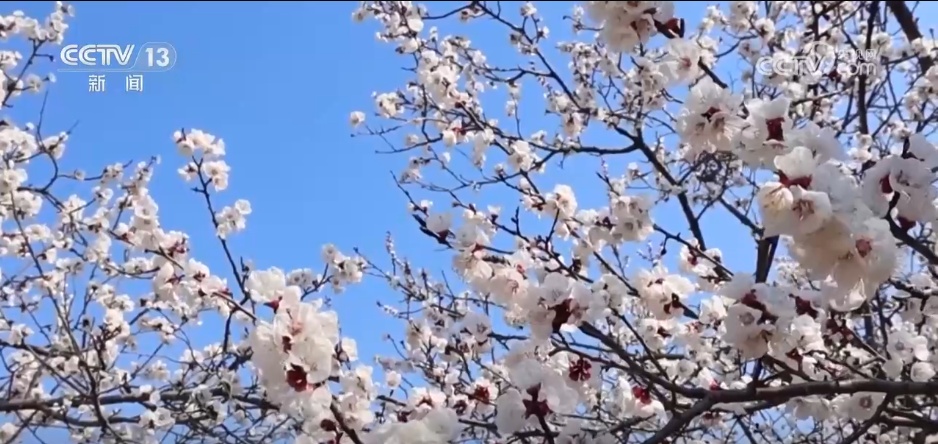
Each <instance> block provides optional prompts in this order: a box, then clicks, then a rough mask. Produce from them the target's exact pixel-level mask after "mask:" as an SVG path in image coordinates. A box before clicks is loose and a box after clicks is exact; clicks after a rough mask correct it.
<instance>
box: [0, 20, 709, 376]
mask: <svg viewBox="0 0 938 444" xmlns="http://www.w3.org/2000/svg"><path fill="white" fill-rule="evenodd" d="M7 5H9V3H7ZM74 5H75V7H76V17H74V18H73V19H72V20H71V28H70V29H69V30H68V33H67V35H66V43H75V44H79V45H82V44H91V43H114V44H120V45H126V44H136V45H138V47H139V46H140V45H142V44H144V43H145V42H152V41H165V42H170V43H171V44H172V45H173V46H174V47H175V48H176V52H177V62H176V64H175V66H174V67H173V69H172V70H171V71H169V72H162V73H147V74H145V75H144V90H143V92H126V91H124V75H123V74H121V73H110V74H107V81H106V90H105V92H103V93H91V92H89V91H88V75H89V74H88V73H75V72H61V73H58V74H57V77H58V83H57V84H55V85H54V86H53V87H52V90H51V91H52V92H51V95H50V96H49V105H48V109H47V111H46V123H45V124H44V125H47V128H57V129H58V128H61V129H65V128H68V127H70V126H71V125H72V124H74V123H75V122H76V121H77V122H78V127H77V129H76V131H75V133H74V135H73V138H72V139H71V141H70V144H69V145H70V147H71V149H70V151H69V153H68V154H67V156H66V159H67V160H66V161H65V163H66V165H69V166H74V167H79V168H84V169H88V170H91V171H93V170H96V169H98V168H100V166H102V165H105V164H109V163H113V162H117V161H127V160H131V159H133V160H145V159H147V158H149V157H150V156H152V155H157V154H158V155H161V156H162V157H163V164H162V165H160V166H159V167H158V168H157V172H156V177H155V179H154V181H153V188H152V192H153V194H154V195H155V197H156V199H157V201H158V202H159V203H160V204H161V208H160V212H161V214H162V217H163V224H164V226H166V227H169V228H173V229H181V230H184V231H186V232H188V233H190V234H191V235H192V238H193V241H194V251H195V256H196V257H197V258H198V259H200V260H202V261H205V262H207V263H208V264H209V265H210V266H213V267H212V268H213V269H216V270H219V271H220V270H222V268H221V267H222V266H223V265H224V263H223V262H221V257H220V256H219V250H218V248H217V243H216V242H215V241H214V240H213V239H212V230H211V228H210V221H209V219H208V215H207V213H206V211H205V208H204V206H203V205H201V204H200V200H199V199H198V196H196V195H195V194H193V193H190V192H188V191H187V188H186V186H185V185H184V184H183V183H182V182H181V181H180V180H179V179H178V176H177V175H176V172H175V171H176V169H177V168H178V167H179V166H181V165H182V164H183V159H181V158H179V157H178V156H177V155H176V152H175V148H174V146H173V143H172V140H171V134H172V132H173V131H175V130H177V129H180V128H199V129H202V130H205V131H207V132H210V133H212V134H215V135H218V136H221V137H223V138H224V139H225V140H226V144H227V147H228V156H227V160H228V162H229V163H230V165H231V167H232V179H231V186H230V188H229V189H228V190H227V191H225V192H224V193H223V194H222V195H221V196H220V197H219V199H220V201H221V202H225V203H227V204H230V203H232V202H234V200H235V199H238V198H244V199H248V200H249V201H251V203H252V205H253V210H254V213H253V214H252V215H251V216H250V217H249V219H248V230H247V232H245V233H243V234H240V235H237V236H235V237H234V239H233V241H232V243H233V244H234V246H235V250H236V251H237V252H239V253H240V254H242V255H244V256H247V257H250V258H251V259H253V260H254V261H255V264H256V265H257V266H258V267H260V268H266V267H268V266H278V267H281V268H283V269H286V270H289V269H293V268H300V267H312V268H314V269H318V268H319V266H320V262H319V251H320V247H321V246H322V245H323V244H325V243H328V242H332V243H335V244H336V245H337V246H338V247H339V248H340V249H342V250H344V251H349V250H351V248H352V247H361V248H362V250H363V251H364V252H366V253H369V254H370V255H371V256H372V257H374V258H376V259H378V260H383V259H386V258H385V257H384V255H383V251H382V246H383V241H384V237H385V233H386V232H389V231H390V232H391V233H393V234H394V236H395V240H396V243H397V245H398V247H399V249H400V250H401V251H402V252H404V253H405V254H407V255H408V256H410V257H412V258H413V259H414V262H415V263H417V264H418V265H426V266H428V267H431V270H433V269H432V267H434V266H436V267H438V268H439V269H438V270H435V271H449V270H448V269H449V266H448V265H447V264H448V261H449V259H448V257H447V256H445V255H441V254H439V253H434V251H435V249H436V247H435V246H434V245H433V244H432V243H431V242H428V241H427V240H426V239H425V238H424V237H423V236H422V235H421V234H420V233H419V232H418V231H417V230H416V228H415V226H414V225H413V223H412V220H411V219H410V218H409V216H408V214H407V212H406V210H405V200H404V197H403V196H402V195H401V194H400V193H399V192H398V191H397V190H396V188H395V186H394V184H393V182H392V179H391V176H390V174H389V172H390V171H394V172H395V173H397V172H399V171H400V170H401V167H402V166H403V165H404V163H405V162H406V160H407V159H406V157H400V156H382V155H377V154H374V151H375V149H378V148H381V147H382V146H381V145H380V141H379V140H377V139H373V138H352V137H350V135H351V132H352V130H351V129H350V127H349V125H348V122H347V120H348V115H349V113H350V112H351V111H354V110H359V109H361V110H364V111H366V112H367V113H370V112H371V111H372V109H373V102H372V100H371V93H372V92H374V91H377V92H387V91H391V90H393V89H395V88H397V87H399V86H401V85H403V84H404V82H405V81H406V77H405V74H406V73H404V72H402V71H401V70H400V69H399V68H398V67H399V66H401V63H403V62H404V60H402V59H401V58H400V57H399V56H397V55H396V54H395V53H394V51H393V47H392V46H390V45H387V44H383V43H381V42H378V41H376V39H375V35H374V33H375V31H376V30H377V27H376V26H375V25H374V24H373V23H370V22H366V23H364V24H355V23H354V22H353V21H352V20H351V13H352V11H353V10H354V8H355V6H356V2H321V3H285V2H265V3H249V2H237V3H230V4H225V5H224V7H220V6H219V4H217V3H210V2H191V3H186V4H185V6H183V4H181V3H157V2H133V3H110V2H77V3H74ZM519 5H520V4H519ZM572 5H573V3H571V2H558V3H552V4H542V5H539V7H540V9H541V10H542V11H543V12H547V13H549V14H550V15H551V16H554V17H556V16H559V15H560V14H564V13H568V12H569V11H570V8H571V7H572ZM16 7H17V8H22V9H24V10H25V11H26V12H28V13H30V14H31V15H34V16H45V15H46V14H47V13H48V11H49V10H50V8H51V7H52V2H40V3H25V2H19V3H17V4H16ZM680 8H683V9H679V11H681V12H682V13H683V14H689V15H692V16H699V15H700V13H701V11H702V7H701V6H699V5H698V4H697V3H690V4H687V3H684V4H681V6H680ZM689 21H690V22H692V20H689ZM548 23H553V26H552V30H553V33H554V35H555V36H558V37H556V38H555V40H559V39H560V38H561V37H564V34H565V33H566V32H567V30H566V27H565V26H562V25H560V24H559V22H548ZM450 25H455V26H448V27H445V28H443V29H444V31H445V32H460V33H463V32H464V33H466V34H467V35H469V36H470V37H471V38H472V39H473V40H474V41H475V42H477V43H478V44H479V45H480V46H481V47H482V48H484V49H485V50H486V53H487V54H488V56H489V58H490V60H495V61H504V62H511V63H516V55H515V53H514V51H513V50H511V49H510V48H509V47H508V45H507V44H506V40H507V38H506V35H505V33H504V31H502V30H500V29H499V30H497V32H495V33H490V32H487V30H491V29H496V28H491V27H486V25H484V24H482V26H481V27H480V26H479V24H474V25H471V26H465V25H460V24H458V23H450ZM565 64H566V63H565V62H563V61H561V66H562V65H565ZM59 66H60V65H59ZM529 92H534V91H533V90H529ZM530 97H531V98H534V97H535V96H533V95H532V96H530ZM529 100H530V99H529ZM38 102H39V100H35V99H31V100H30V101H29V102H28V103H26V102H25V101H24V103H23V105H21V108H20V109H18V110H17V111H16V112H15V113H14V116H15V117H16V118H17V119H18V120H30V119H34V118H35V113H34V111H35V109H36V108H35V107H36V106H37V104H38ZM532 103H533V105H532V106H540V103H539V100H538V99H535V100H533V101H532ZM495 106H498V107H501V104H496V105H495ZM31 112H32V114H30V113H31ZM534 123H535V124H539V123H540V122H536V121H535V122H534ZM528 128H529V129H530V132H534V131H535V130H536V129H540V128H535V125H531V126H529V127H528ZM552 128H553V126H552V125H551V126H548V127H547V129H552ZM400 137H401V138H402V137H403V135H401V136H400ZM597 167H598V162H595V161H590V162H588V163H587V164H584V165H583V169H582V170H579V168H577V167H568V168H566V169H565V170H563V171H562V172H561V173H560V174H559V175H556V176H554V177H551V178H550V180H551V181H554V182H566V183H572V184H574V185H576V184H577V183H582V184H583V185H582V186H585V187H588V189H589V192H590V194H593V195H594V196H593V198H592V199H589V198H586V200H588V201H591V202H589V203H592V204H595V205H602V202H601V200H602V194H603V192H602V190H601V188H600V186H599V183H598V182H596V181H595V179H593V177H595V176H594V172H595V171H596V169H597ZM568 175H569V176H568ZM489 197H490V198H494V200H495V201H502V203H503V204H508V205H512V204H513V203H514V201H515V200H514V199H513V198H510V197H509V198H508V200H506V199H505V198H506V196H505V195H499V194H495V195H494V197H493V195H491V194H490V195H489ZM581 201H582V198H581ZM506 207H507V205H506ZM511 208H513V207H511ZM395 297H396V295H394V294H391V293H390V292H388V290H387V287H386V286H385V285H383V284H382V283H380V282H376V281H368V282H366V283H365V284H364V285H360V286H357V287H354V288H352V289H350V290H349V291H348V292H347V293H346V294H345V295H343V296H341V297H338V298H336V300H335V302H336V308H337V310H338V311H339V313H340V316H341V319H342V322H343V328H344V330H345V332H346V334H350V335H351V336H353V337H355V338H357V339H358V340H359V346H360V351H361V354H362V356H363V358H364V359H368V358H370V356H372V355H374V353H376V352H377V351H378V350H385V348H384V347H382V346H381V345H380V344H379V342H378V339H379V338H380V337H381V335H382V334H383V333H387V332H393V333H399V332H401V330H400V325H399V324H396V323H393V322H390V321H388V320H387V319H386V317H385V316H384V315H382V314H381V313H380V311H379V310H378V308H377V306H376V305H375V303H374V301H375V300H376V299H379V298H382V299H385V300H387V299H389V298H395ZM204 340H206V341H207V342H208V341H212V340H217V338H204Z"/></svg>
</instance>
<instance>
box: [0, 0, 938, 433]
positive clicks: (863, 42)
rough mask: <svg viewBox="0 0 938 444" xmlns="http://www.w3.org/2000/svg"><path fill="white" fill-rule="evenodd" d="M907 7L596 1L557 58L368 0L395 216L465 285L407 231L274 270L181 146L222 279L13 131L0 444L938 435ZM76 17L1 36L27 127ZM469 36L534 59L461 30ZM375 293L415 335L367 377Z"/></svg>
mask: <svg viewBox="0 0 938 444" xmlns="http://www.w3.org/2000/svg"><path fill="white" fill-rule="evenodd" d="M448 7H449V8H452V9H446V8H448ZM540 7H541V9H548V8H553V7H554V6H553V5H549V4H544V5H542V6H540ZM915 9H916V8H915V7H913V6H911V5H910V4H907V3H905V2H901V1H886V2H881V1H861V2H849V1H825V2H763V3H762V4H758V3H756V2H750V1H735V2H729V4H728V5H725V6H719V7H716V6H711V7H708V8H707V9H706V11H705V12H704V14H703V18H702V19H701V20H700V21H699V23H698V24H697V26H686V25H685V21H684V19H685V18H686V17H681V16H680V14H679V13H678V12H676V11H675V6H674V3H672V2H664V1H659V2H650V1H627V2H584V3H582V4H580V5H576V6H573V5H571V9H570V10H569V11H567V14H566V15H565V16H564V17H563V18H562V20H563V21H562V22H558V23H556V24H554V26H555V27H558V26H562V27H564V29H567V30H569V38H568V37H562V38H558V37H556V36H555V35H552V34H551V32H550V30H549V29H548V26H547V19H546V16H545V15H542V13H541V12H539V11H538V6H535V5H533V4H521V3H517V4H509V3H498V2H469V3H466V4H463V5H462V6H457V7H453V5H449V4H441V5H432V7H430V6H420V5H417V4H413V3H411V2H399V1H396V2H366V3H363V4H362V5H361V6H360V7H359V8H358V9H357V10H356V11H355V12H354V13H353V17H354V18H355V19H357V20H366V19H367V20H373V21H374V22H377V24H378V25H379V26H380V30H379V33H378V37H379V39H380V40H382V41H384V42H387V43H389V44H391V45H392V46H393V47H394V49H395V50H396V51H397V52H398V53H399V54H400V55H401V60H402V63H403V64H405V68H406V69H407V70H408V72H409V73H410V74H411V75H412V79H411V80H410V81H408V82H407V84H406V85H404V86H403V87H402V88H401V89H400V90H397V91H392V92H385V93H379V94H376V95H375V97H374V102H375V103H374V106H375V110H374V112H373V113H371V112H368V113H366V112H362V111H356V112H353V113H352V114H351V116H350V123H351V124H352V125H353V126H354V127H355V128H356V134H358V135H363V136H373V138H372V139H369V140H374V141H375V142H377V143H380V144H381V145H383V146H390V149H389V150H390V151H391V152H392V153H396V154H398V155H399V156H398V157H404V158H406V159H407V167H406V168H405V169H404V171H403V172H402V174H400V176H399V177H398V180H397V186H398V187H399V189H400V191H401V195H402V199H403V201H404V202H403V203H406V204H408V208H409V211H410V213H411V216H412V217H413V219H414V221H415V222H416V227H415V229H419V230H420V231H421V232H422V233H424V234H425V235H426V236H427V239H428V243H427V248H440V247H442V248H443V249H444V250H445V251H446V252H447V254H448V255H449V256H450V257H451V258H452V264H451V265H452V267H451V268H452V269H453V272H454V273H455V275H456V276H451V274H452V273H450V272H449V271H448V270H443V271H446V272H445V273H443V272H441V271H440V270H437V269H435V268H430V267H431V266H432V265H433V264H424V265H425V266H423V267H422V266H421V264H415V263H411V262H410V261H409V260H407V259H406V258H404V257H402V256H401V255H399V254H398V253H397V251H396V250H395V247H394V243H393V240H392V238H390V237H389V238H388V241H387V243H386V245H385V248H386V250H387V253H388V255H387V257H386V258H376V257H363V256H360V255H359V253H357V252H356V253H355V254H353V255H352V254H343V253H342V252H340V251H339V250H338V249H336V248H335V247H333V246H325V247H324V248H323V251H322V261H323V262H324V264H321V266H323V267H324V269H325V271H324V272H322V273H319V274H317V273H316V272H314V271H312V269H302V270H294V271H289V272H287V271H282V270H280V269H277V268H270V269H253V268H252V267H251V266H250V265H249V264H250V261H248V260H246V259H242V257H241V256H240V255H239V254H238V253H237V252H234V251H232V248H231V247H230V246H229V244H228V242H227V239H228V238H229V237H230V236H233V235H236V234H237V233H238V232H239V231H241V230H243V229H244V228H245V226H246V222H245V218H246V217H247V216H248V215H249V214H250V213H251V206H250V204H249V203H248V202H246V201H244V200H238V199H231V198H228V197H226V196H225V195H224V194H222V193H221V192H223V191H224V190H225V188H226V186H227V183H228V179H229V177H228V175H229V168H228V166H227V164H226V163H225V161H224V155H225V150H226V147H225V144H224V142H223V140H222V139H220V138H216V137H215V136H212V135H210V134H208V133H205V132H202V131H199V130H188V131H179V132H177V133H175V134H174V135H173V139H174V141H175V143H176V146H177V149H178V152H179V154H181V155H182V158H183V159H184V160H183V161H182V162H180V164H181V168H180V169H179V173H180V175H181V176H182V177H183V179H184V180H186V181H188V182H189V183H191V184H192V186H193V189H194V190H195V191H196V195H197V197H198V199H199V200H200V201H201V203H202V204H203V205H205V206H207V208H208V210H209V213H208V215H209V217H210V221H211V223H212V224H213V226H214V227H215V229H216V234H217V244H218V247H219V248H220V250H221V252H222V253H223V255H224V257H225V258H226V264H225V266H224V267H222V268H221V269H217V270H210V269H209V267H208V266H206V265H205V264H204V263H202V262H199V260H198V259H197V258H198V257H200V256H197V255H196V254H195V253H194V252H192V251H190V243H189V238H188V236H187V235H186V234H185V233H183V232H180V231H173V230H172V229H171V228H170V227H164V226H163V225H161V223H160V218H159V211H158V210H159V207H158V205H157V203H156V202H155V201H154V200H153V198H152V197H151V196H150V194H149V193H148V182H149V180H150V178H151V174H152V171H153V169H154V168H155V167H156V164H157V162H156V160H153V161H150V162H144V163H140V164H137V165H136V166H134V167H131V165H124V164H114V165H110V166H107V167H106V168H104V169H103V170H102V171H100V173H97V174H94V175H92V174H84V173H81V172H66V171H63V170H62V169H60V168H59V159H60V158H61V156H62V155H63V154H64V152H65V150H66V145H67V141H68V136H69V132H68V131H66V132H61V133H58V134H55V133H51V132H50V131H52V130H50V129H48V128H45V127H43V125H42V119H41V115H40V116H39V120H38V121H37V122H35V123H33V124H25V123H24V124H17V123H14V122H12V121H11V120H4V121H3V122H2V123H0V151H2V153H3V160H4V163H3V165H2V166H0V217H2V219H0V220H2V233H3V234H2V236H0V253H2V255H3V261H2V262H0V266H2V270H3V275H2V288H0V297H2V298H3V300H4V305H3V306H2V307H0V315H2V317H0V353H2V356H3V361H4V364H5V365H4V370H0V389H2V390H3V393H4V396H3V397H2V400H0V412H2V413H3V414H4V415H5V416H4V417H3V418H4V419H3V425H2V426H0V441H3V442H13V441H17V440H19V441H24V442H31V441H30V440H33V441H32V442H40V441H39V440H40V439H43V438H42V437H43V436H48V435H43V433H46V432H49V431H52V432H55V431H62V430H64V431H67V433H68V435H69V436H70V438H71V439H73V440H75V441H83V442H130V443H141V442H145V443H151V442H152V443H156V442H184V441H189V442H226V443H229V442H230V443H261V442H264V443H266V442H280V441H291V442H292V441H295V442H301V443H355V444H362V443H388V444H394V443H400V444H417V443H425V444H436V443H440V444H442V443H450V442H485V443H499V444H502V443H516V442H517V443H550V444H571V443H602V444H605V443H632V442H637V443H647V444H653V443H664V442H675V443H677V442H681V443H717V442H720V443H725V442H749V443H756V442H791V443H819V442H825V443H826V442H838V443H845V444H846V443H861V442H869V443H872V442H913V443H925V442H931V440H933V439H934V438H933V436H934V437H938V413H936V412H935V408H936V404H935V394H936V393H938V380H935V376H936V372H935V369H934V366H935V364H936V363H938V356H936V354H935V353H934V348H935V346H936V341H938V331H936V328H938V323H936V316H935V315H936V314H938V304H936V302H935V301H936V299H931V298H932V297H936V295H938V283H936V281H938V253H936V249H935V236H936V235H935V233H934V232H933V230H932V228H931V227H932V226H933V225H934V224H935V223H936V220H938V211H936V206H935V200H936V197H938V196H936V190H935V188H934V186H933V185H932V183H933V182H934V181H935V172H936V171H938V148H936V146H935V145H934V144H933V143H932V142H931V141H930V139H931V132H932V131H933V129H932V128H933V126H934V122H935V107H934V105H933V103H932V100H934V99H935V95H936V92H938V68H936V67H935V66H934V53H935V42H934V41H933V40H931V39H930V38H926V37H923V31H922V26H923V25H922V23H920V22H918V21H917V20H916V19H915V14H914V11H915ZM71 12H72V10H71V8H70V7H68V6H65V5H62V4H59V5H57V6H56V9H55V12H54V13H53V14H52V15H51V16H50V17H49V18H48V19H47V20H46V21H45V22H39V21H37V20H34V19H31V18H28V17H25V16H23V15H22V14H13V15H10V16H5V17H0V38H4V39H6V38H9V37H13V36H21V37H23V38H25V39H26V40H27V41H28V42H29V43H30V48H31V51H30V53H29V54H20V53H19V52H16V51H14V50H3V51H0V68H2V73H3V85H4V90H3V92H2V93H0V94H2V98H3V101H2V104H3V108H4V112H7V111H8V110H6V108H8V107H9V106H11V104H12V103H13V102H14V101H16V100H28V98H27V96H28V95H29V94H31V93H34V92H39V91H42V90H43V89H44V88H46V87H48V85H47V83H49V82H51V81H52V80H53V78H52V77H51V76H45V77H44V76H43V75H41V74H36V73H32V72H30V68H32V67H34V65H35V64H34V61H36V60H38V59H41V58H42V57H44V56H43V54H44V52H43V50H44V49H45V48H47V47H50V46H54V45H56V44H60V43H61V42H62V40H63V38H64V32H65V31H66V29H67V24H66V18H67V17H68V16H70V15H71ZM459 22H464V23H459ZM476 25H478V26H480V27H481V26H485V27H486V35H489V34H491V33H500V34H497V37H498V38H504V43H505V47H504V48H503V51H510V52H511V57H510V59H511V60H513V61H512V62H511V63H506V64H501V65H499V64H497V63H495V62H493V61H489V60H490V58H491V59H492V60H494V59H496V58H504V57H502V55H504V53H503V52H499V53H498V54H496V56H494V57H493V56H492V54H489V53H487V52H485V51H484V50H482V49H481V48H480V47H479V46H478V45H477V44H476V43H474V42H473V41H472V40H471V39H469V38H467V37H461V36H459V35H457V34H450V33H451V32H452V33H458V32H462V29H463V27H466V26H476ZM554 34H557V32H556V31H554ZM851 55H852V56H853V58H852V59H851V58H850V56H851ZM857 56H860V58H862V60H860V59H858V58H857ZM803 60H814V61H815V62H818V63H814V64H804V63H801V61H803ZM829 62H832V63H829ZM727 64H729V65H731V66H729V67H726V65H727ZM860 64H863V66H864V68H863V69H859V65H860ZM737 67H742V69H737ZM739 71H742V72H741V73H740V72H739ZM402 160H403V159H402ZM570 165H575V166H570ZM589 168H592V170H590V169H589ZM63 184H79V185H81V184H84V185H87V188H88V193H89V194H88V195H87V196H86V197H80V196H77V195H62V191H61V190H62V189H63V187H64V186H63ZM597 196H598V197H597ZM221 202H228V203H229V205H227V206H226V205H225V204H223V203H221ZM587 202H590V203H589V204H587ZM457 276H458V277H457ZM362 279H378V280H383V281H385V282H386V283H387V284H388V287H389V289H390V290H389V292H388V295H387V298H386V299H385V300H386V301H387V303H386V304H385V306H384V308H385V311H386V312H387V313H388V315H389V316H392V317H394V318H396V319H399V320H400V321H401V325H402V327H403V330H404V333H403V334H402V335H401V336H400V337H396V338H395V342H393V346H392V347H389V355H388V356H383V357H379V358H377V359H376V362H374V363H371V362H365V360H362V359H359V357H358V356H357V352H356V345H355V341H354V340H353V339H351V338H347V337H345V335H347V334H354V335H355V336H356V337H358V338H360V339H365V340H367V339H371V338H368V337H367V334H368V333H367V332H348V331H340V324H339V319H338V316H337V315H336V314H335V313H334V312H332V311H330V309H329V308H328V305H327V304H326V303H324V302H323V297H322V295H323V294H324V292H326V291H341V290H342V289H343V288H345V287H346V286H348V285H351V284H355V283H357V282H360V281H361V280H362ZM135 282H137V283H142V286H141V284H136V285H135V284H134V283H135ZM394 294H398V295H399V296H398V297H391V295H394ZM206 319H213V320H214V321H213V322H215V321H217V323H216V324H213V325H223V326H224V330H223V331H220V330H218V329H217V328H216V329H212V328H206V327H205V325H206V324H202V323H200V322H202V321H205V320H206ZM196 334H198V335H209V336H210V337H211V338H212V339H213V342H212V345H210V346H207V347H198V346H195V345H193V344H192V342H191V341H190V338H192V337H193V335H196ZM363 335H364V337H363ZM154 338H155V339H154ZM180 344H181V345H180ZM173 353H175V354H173Z"/></svg>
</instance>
